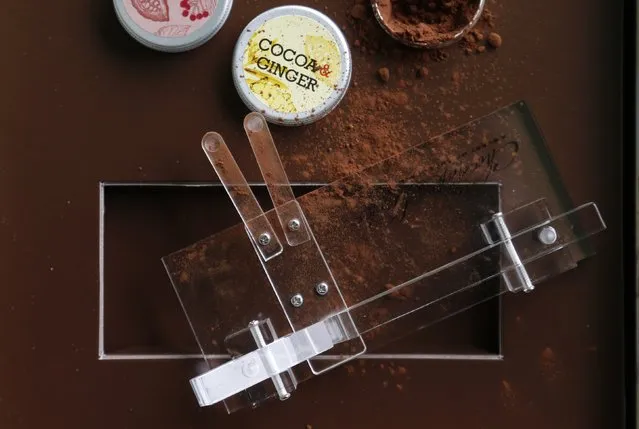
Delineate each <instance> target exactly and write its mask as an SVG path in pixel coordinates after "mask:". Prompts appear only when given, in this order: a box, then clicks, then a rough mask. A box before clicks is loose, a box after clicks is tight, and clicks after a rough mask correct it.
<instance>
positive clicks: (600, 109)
mask: <svg viewBox="0 0 639 429" xmlns="http://www.w3.org/2000/svg"><path fill="white" fill-rule="evenodd" d="M300 3H306V4H309V5H311V6H313V5H315V6H316V7H318V8H324V7H325V8H326V10H327V13H328V14H329V15H331V16H333V17H334V18H335V20H336V21H337V22H338V23H339V24H340V25H346V26H347V29H346V35H347V38H348V39H349V41H350V42H351V43H353V42H354V40H355V35H354V34H353V32H352V31H351V30H350V27H349V25H350V24H349V19H348V11H349V9H350V8H351V6H352V4H353V0H346V1H344V0H331V1H326V2H323V3H320V2H312V1H300ZM277 4H285V2H283V1H276V0H264V1H259V2H258V1H249V0H236V4H235V6H234V9H233V11H232V15H231V17H230V19H229V21H228V22H227V24H226V25H225V26H224V27H223V29H222V30H221V32H220V33H219V34H218V35H217V36H216V37H215V38H214V39H213V40H212V41H211V42H210V43H208V44H207V45H205V46H203V47H201V48H199V49H197V50H195V51H193V52H191V53H187V54H181V55H168V54H159V53H155V52H152V51H150V50H147V49H146V48H144V47H141V46H140V45H138V44H137V43H136V42H135V41H133V40H132V39H131V38H130V37H129V36H128V35H127V34H126V33H125V32H124V30H123V29H122V28H121V27H120V25H119V24H118V22H117V20H116V18H115V15H114V12H113V7H112V2H111V1H109V0H94V1H86V0H71V1H69V2H63V3H61V2H57V1H35V2H34V1H32V2H23V1H17V2H6V4H4V5H3V6H4V10H5V15H4V16H5V20H4V24H3V26H2V27H3V30H2V32H3V34H4V35H5V37H4V38H3V39H4V40H5V42H6V43H7V45H6V46H5V49H6V50H5V54H4V56H3V57H4V60H3V62H2V67H1V68H0V82H1V83H0V88H1V90H0V94H2V100H3V102H2V104H1V107H0V108H1V110H0V200H1V201H2V204H0V255H1V256H2V261H3V263H2V264H1V265H0V272H1V273H2V279H3V281H2V287H1V288H0V427H2V428H19V427H28V428H35V427H42V426H46V427H54V428H57V427H69V428H75V427H91V428H111V427H118V428H127V427H131V428H132V427H136V428H142V427H154V428H204V427H228V428H231V427H238V428H239V427H250V426H254V427H280V428H303V427H305V425H306V424H310V425H312V427H313V428H329V427H331V428H339V427H344V428H357V427H366V428H378V427H379V428H382V427H384V428H385V427H421V426H424V427H431V426H432V427H437V428H461V427H473V428H511V427H520V428H541V427H543V428H562V429H567V428H579V429H584V428H604V427H606V428H608V427H619V426H620V424H621V421H622V412H623V377H622V368H623V360H622V343H623V341H622V340H623V337H622V315H621V309H622V293H623V292H622V283H621V281H622V273H621V262H620V257H621V249H620V246H619V243H620V241H621V238H622V231H621V222H620V218H621V190H620V183H621V170H620V162H621V149H622V141H621V119H620V114H621V106H620V102H621V61H620V60H621V34H622V33H621V20H622V2H621V1H603V0H599V1H595V0H591V1H583V0H566V1H562V2H556V1H552V0H540V1H526V0H512V1H503V0H499V1H497V2H496V3H495V2H489V5H490V8H491V9H492V10H493V11H494V12H495V13H496V14H497V15H498V19H497V30H498V31H499V32H500V33H501V34H502V35H503V37H504V45H503V47H502V48H501V49H499V50H497V51H494V52H489V53H486V54H482V55H479V56H472V57H469V58H466V57H464V56H463V55H458V54H457V53H453V54H451V57H450V58H449V59H448V60H446V61H444V62H441V63H436V64H435V63H432V64H431V63H428V64H427V65H428V67H429V68H430V80H429V81H427V82H426V83H425V84H424V86H423V90H424V91H429V90H430V89H433V88H434V89H436V88H437V86H438V85H440V84H441V82H444V81H446V82H447V81H449V79H450V76H451V73H452V72H453V71H455V70H456V69H457V68H461V70H462V71H464V70H465V71H464V73H465V74H466V77H465V79H471V80H472V82H474V83H476V84H477V85H474V86H473V85H466V86H465V87H464V88H462V89H461V90H460V91H459V93H457V94H454V95H449V96H448V97H450V98H449V99H447V103H448V104H447V106H451V105H452V106H453V108H454V106H455V105H456V104H457V103H461V102H463V103H464V104H466V105H468V108H467V109H466V110H465V111H461V110H459V111H457V110H455V114H453V115H445V116H444V115H439V114H438V112H439V110H438V103H441V97H442V96H441V95H437V94H435V92H433V95H432V97H431V98H430V101H423V102H422V105H421V106H420V107H421V108H422V109H423V112H424V118H425V119H424V120H423V121H424V122H426V124H424V123H422V124H421V125H420V126H415V128H414V129H412V130H411V131H410V132H409V133H408V135H407V137H406V142H405V144H406V145H409V144H417V143H420V142H421V141H423V140H425V139H426V137H427V136H428V135H434V134H436V133H438V132H441V131H444V130H446V129H450V128H452V127H454V126H457V125H460V124H462V123H464V122H466V121H468V120H469V119H471V117H477V116H479V115H482V114H487V113H490V112H491V111H493V110H494V109H496V108H498V107H500V106H502V105H505V104H509V103H510V102H514V101H517V100H519V99H524V100H526V101H527V102H528V103H529V104H530V106H531V107H532V109H533V111H534V112H535V114H536V117H537V119H538V121H539V123H540V125H541V128H542V129H543V131H544V134H545V136H546V138H547V139H548V144H549V146H550V148H551V150H552V152H553V156H554V158H555V161H556V163H557V165H558V168H559V170H560V171H561V173H562V176H563V179H564V181H565V185H566V187H567V189H568V191H569V192H570V194H571V196H572V197H573V199H574V200H575V202H576V203H582V202H587V201H595V202H597V203H598V204H599V206H600V208H601V210H602V213H603V215H604V217H605V219H606V220H607V222H608V226H609V229H608V230H607V231H606V232H605V234H603V235H602V236H601V237H600V238H599V239H598V240H597V246H598V249H599V254H598V255H597V256H596V257H595V258H594V259H590V260H587V261H586V262H585V263H583V264H582V265H581V266H580V267H579V268H578V269H577V270H573V271H571V272H569V273H567V274H565V275H562V276H561V277H558V278H555V279H552V280H551V281H549V282H547V283H545V284H544V287H540V288H538V290H536V291H535V292H534V293H533V294H528V295H513V296H508V297H506V298H505V300H504V353H505V359H504V360H503V361H500V362H443V361H413V362H396V363H395V364H396V365H403V366H405V368H406V369H407V373H406V374H405V375H402V376H401V377H400V376H398V375H396V376H391V375H389V373H388V371H387V370H385V369H381V368H380V367H379V363H375V364H373V363H365V366H364V368H366V369H367V370H366V372H365V374H362V372H361V371H357V372H356V373H355V374H351V375H349V374H348V372H347V371H346V370H345V369H344V368H340V369H338V370H335V371H333V372H331V373H329V374H326V375H324V376H322V377H318V378H316V379H314V380H312V381H310V382H308V383H305V384H304V385H302V388H301V389H300V390H299V391H298V392H296V393H295V394H294V396H293V398H292V399H291V400H290V401H288V402H286V403H277V402H273V403H271V404H269V405H268V406H266V407H262V408H260V409H258V410H256V411H253V412H242V413H238V414H234V415H231V416H226V415H225V413H224V412H223V411H222V410H221V409H219V408H215V409H206V410H200V409H198V407H197V405H196V403H195V400H194V397H193V395H192V392H191V391H190V388H189V385H188V383H187V379H188V377H189V376H190V375H191V374H192V370H193V368H192V365H193V362H179V363H178V362H155V363H149V362H139V363H130V362H99V361H98V359H97V352H96V350H97V332H98V323H97V322H98V312H97V308H98V183H99V182H100V181H102V180H105V181H118V180H124V181H211V180H213V174H212V170H211V168H210V165H209V164H208V162H207V160H206V158H205V157H204V156H203V154H202V151H201V149H200V146H199V140H200V137H201V135H202V134H203V132H205V131H207V130H211V129H215V130H218V131H221V132H223V133H224V135H225V136H226V137H227V141H229V142H230V144H231V146H232V148H233V149H234V150H235V151H236V152H237V153H238V159H239V162H240V164H241V165H243V166H244V167H245V168H247V169H248V171H249V173H250V174H249V178H251V179H254V180H255V179H257V178H258V176H257V170H256V168H255V166H254V164H252V160H251V156H250V154H249V150H248V144H247V143H246V141H245V140H244V138H243V137H242V129H241V120H242V116H243V114H244V113H245V109H244V108H243V106H242V105H241V103H240V101H239V99H238V98H237V96H236V94H235V92H234V89H233V88H232V84H231V78H230V72H229V71H230V67H231V64H230V58H231V52H232V49H233V45H234V41H235V38H236V37H237V35H238V34H239V32H240V31H241V29H242V28H243V26H244V25H246V23H247V22H248V20H249V19H251V18H252V17H253V16H255V15H256V14H257V13H258V12H260V11H262V10H265V9H267V8H270V7H272V6H274V5H277ZM451 51H455V49H451ZM458 51H459V50H457V51H455V52H458ZM353 55H354V63H355V74H354V80H355V81H357V82H358V84H359V85H358V87H359V88H360V89H361V88H362V87H364V88H368V90H370V91H378V90H380V86H381V84H380V83H376V80H375V70H376V69H377V67H380V66H384V65H386V66H389V67H390V68H391V70H395V68H396V67H397V66H398V65H399V62H400V61H402V58H404V57H402V56H393V55H386V56H385V55H382V54H375V55H369V54H363V53H361V52H360V51H355V52H354V53H353ZM404 55H416V54H407V53H405V54H404ZM468 64H472V67H470V66H468ZM464 67H466V68H464ZM438 79H439V80H438ZM438 82H439V83H438ZM389 85H391V86H393V85H397V82H396V81H393V82H391V83H389ZM431 87H432V88H431ZM467 87H468V88H467ZM471 87H472V88H471ZM438 97H439V98H438ZM348 103H349V100H348V98H347V99H346V100H345V102H344V105H343V107H344V108H347V107H348ZM400 113H401V112H400ZM323 132H324V131H322V124H321V123H320V124H316V125H314V126H312V127H309V128H307V129H306V130H301V129H300V130H283V129H277V130H275V131H274V134H275V137H276V139H277V141H278V144H279V147H280V150H281V152H282V156H283V158H284V160H285V163H286V164H287V167H288V168H289V172H290V175H291V179H292V180H330V179H333V178H334V177H332V176H333V172H331V171H324V170H322V169H314V170H312V171H313V172H312V174H308V173H307V174H303V173H304V165H303V164H301V163H296V162H294V159H295V158H294V156H293V155H295V154H299V153H300V151H304V150H305V148H309V147H311V146H313V147H316V148H317V147H318V146H319V145H327V146H329V145H330V144H331V141H330V138H329V137H328V136H326V135H323V134H322V133H323ZM303 135H304V136H309V137H308V139H307V142H306V143H304V144H300V143H299V139H298V138H299V137H300V136H303ZM626 143H628V144H631V142H626ZM355 149H357V148H355ZM336 150H340V148H336ZM308 153H309V154H310V160H309V163H314V162H316V161H320V159H319V158H321V157H322V156H324V155H323V154H325V153H326V152H325V151H322V150H315V151H309V152H308ZM384 382H387V384H388V387H384ZM397 385H400V386H401V387H399V388H398V387H397Z"/></svg>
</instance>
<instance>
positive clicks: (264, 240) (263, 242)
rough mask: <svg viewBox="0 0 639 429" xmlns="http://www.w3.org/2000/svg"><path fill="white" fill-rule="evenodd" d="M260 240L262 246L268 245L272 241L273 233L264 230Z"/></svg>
mask: <svg viewBox="0 0 639 429" xmlns="http://www.w3.org/2000/svg"><path fill="white" fill-rule="evenodd" d="M258 241H259V242H260V244H261V245H262V246H266V245H267V244H269V243H270V242H271V234H269V233H268V232H263V233H262V235H260V238H259V239H258Z"/></svg>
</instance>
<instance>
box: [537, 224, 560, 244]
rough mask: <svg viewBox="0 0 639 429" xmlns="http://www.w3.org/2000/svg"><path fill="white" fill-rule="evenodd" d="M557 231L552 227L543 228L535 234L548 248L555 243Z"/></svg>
mask: <svg viewBox="0 0 639 429" xmlns="http://www.w3.org/2000/svg"><path fill="white" fill-rule="evenodd" d="M557 237H558V236H557V230H556V229H555V228H553V227H552V226H545V227H543V228H542V229H540V230H539V232H538V233H537V238H538V239H539V241H541V242H542V243H543V244H545V245H547V246H549V245H551V244H555V242H556V241H557Z"/></svg>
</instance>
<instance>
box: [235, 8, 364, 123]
mask: <svg viewBox="0 0 639 429" xmlns="http://www.w3.org/2000/svg"><path fill="white" fill-rule="evenodd" d="M351 73H352V58H351V53H350V49H349V47H348V44H347V42H346V39H345V38H344V35H343V34H342V32H341V31H340V29H339V28H338V27H337V25H336V24H335V23H334V22H333V21H332V20H331V19H330V18H328V17H327V16H326V15H324V14H322V13H320V12H318V11H317V10H315V9H311V8H308V7H304V6H282V7H277V8H275V9H271V10H268V11H266V12H264V13H262V14H261V15H259V16H257V17H256V18H255V19H253V20H252V21H251V22H250V23H249V24H248V25H247V26H246V28H245V29H244V31H242V34H241V35H240V37H239V39H238V41H237V44H236V46H235V51H234V54H233V81H234V83H235V87H236V89H237V92H238V94H239V95H240V97H241V98H242V101H243V102H244V104H246V106H247V107H248V108H249V109H250V110H252V111H256V112H260V113H262V115H264V117H265V118H266V119H267V120H268V121H269V122H271V123H275V124H280V125H288V126H296V125H304V124H309V123H312V122H315V121H317V120H319V119H321V118H323V117H325V116H326V115H327V114H329V113H330V112H331V111H332V110H333V109H335V107H336V106H337V105H338V104H339V103H340V101H342V99H343V98H344V95H345V94H346V91H347V89H348V85H349V84H350V81H351Z"/></svg>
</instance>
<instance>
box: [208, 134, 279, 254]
mask: <svg viewBox="0 0 639 429" xmlns="http://www.w3.org/2000/svg"><path fill="white" fill-rule="evenodd" d="M202 149H203V150H204V153H205V154H206V157H207V158H208V159H209V162H210V163H211V165H212V166H213V169H214V170H215V172H216V173H217V175H218V177H219V178H220V181H221V182H222V185H223V186H224V189H225V190H226V192H227V194H228V195H229V197H230V198H231V201H232V202H233V205H234V206H235V209H236V210H237V212H238V213H239V215H240V217H241V218H242V222H244V225H245V226H246V230H247V232H248V234H249V236H250V237H251V239H252V240H253V242H254V243H255V247H256V248H257V249H258V250H259V253H260V255H261V256H262V258H263V259H264V260H269V259H271V258H273V257H275V256H277V255H279V254H280V253H282V245H281V243H280V241H279V239H278V238H277V235H276V234H275V231H274V230H273V226H272V225H271V223H270V222H269V220H268V219H267V218H266V216H265V215H264V211H263V210H262V208H261V207H260V204H259V203H258V202H257V199H256V198H255V195H254V194H253V191H252V190H251V188H250V187H249V185H248V182H247V181H246V179H245V178H244V175H243V174H242V171H241V170H240V168H239V167H238V165H237V162H235V158H233V155H232V154H231V151H230V150H229V148H228V146H227V145H226V143H225V142H224V139H223V138H222V136H221V135H219V134H218V133H214V132H210V133H207V134H205V135H204V137H203V138H202Z"/></svg>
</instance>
